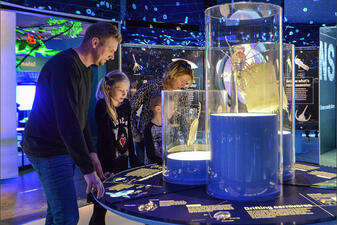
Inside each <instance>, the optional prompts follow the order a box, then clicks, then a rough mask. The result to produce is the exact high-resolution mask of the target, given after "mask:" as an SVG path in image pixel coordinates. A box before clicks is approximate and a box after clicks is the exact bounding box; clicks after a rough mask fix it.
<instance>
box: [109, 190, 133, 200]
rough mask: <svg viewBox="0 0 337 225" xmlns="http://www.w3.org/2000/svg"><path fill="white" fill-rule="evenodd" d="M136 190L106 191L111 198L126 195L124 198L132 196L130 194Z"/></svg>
mask: <svg viewBox="0 0 337 225" xmlns="http://www.w3.org/2000/svg"><path fill="white" fill-rule="evenodd" d="M133 192H135V190H124V191H119V192H116V193H112V192H105V193H106V194H107V195H109V196H110V197H111V198H119V197H124V198H130V196H129V195H130V194H132V193H133Z"/></svg>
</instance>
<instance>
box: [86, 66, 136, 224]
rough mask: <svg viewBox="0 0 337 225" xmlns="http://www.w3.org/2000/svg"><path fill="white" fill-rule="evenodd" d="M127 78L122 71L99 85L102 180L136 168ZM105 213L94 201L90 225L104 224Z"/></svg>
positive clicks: (113, 74)
mask: <svg viewBox="0 0 337 225" xmlns="http://www.w3.org/2000/svg"><path fill="white" fill-rule="evenodd" d="M129 88H130V81H129V78H128V77H127V76H126V75H125V73H123V72H122V71H117V70H116V71H112V72H109V73H108V74H107V75H106V76H105V77H103V78H102V79H101V80H100V82H99V83H98V87H97V91H96V98H97V103H96V107H95V119H96V123H97V155H98V158H99V160H100V162H101V165H102V169H103V172H104V175H105V177H109V176H110V175H111V174H114V173H118V172H120V171H123V170H126V169H128V165H129V162H130V165H131V167H135V166H137V158H136V155H135V153H134V145H133V138H132V133H131V123H130V113H131V107H130V102H129V100H128V99H127V98H126V97H127V94H128V91H129ZM105 214H106V209H105V208H104V207H102V206H101V205H100V204H99V203H97V202H96V201H95V200H94V211H93V215H92V217H91V220H90V223H89V224H90V225H94V224H105Z"/></svg>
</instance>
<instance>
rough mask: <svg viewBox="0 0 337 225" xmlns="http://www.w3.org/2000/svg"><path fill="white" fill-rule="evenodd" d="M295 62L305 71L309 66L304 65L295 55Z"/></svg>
mask: <svg viewBox="0 0 337 225" xmlns="http://www.w3.org/2000/svg"><path fill="white" fill-rule="evenodd" d="M295 64H296V65H298V66H299V67H300V68H302V69H304V70H306V71H308V70H309V69H310V68H309V66H307V65H305V64H304V63H303V61H302V60H301V59H299V58H297V56H296V57H295Z"/></svg>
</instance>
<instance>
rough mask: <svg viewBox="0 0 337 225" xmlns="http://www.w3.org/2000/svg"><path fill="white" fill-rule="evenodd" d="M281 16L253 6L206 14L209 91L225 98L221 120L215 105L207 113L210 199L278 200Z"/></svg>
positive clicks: (275, 9) (224, 8)
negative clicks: (218, 93)
mask: <svg viewBox="0 0 337 225" xmlns="http://www.w3.org/2000/svg"><path fill="white" fill-rule="evenodd" d="M281 15H282V9H281V7H279V6H276V5H272V4H265V3H252V2H238V3H232V4H224V5H217V6H214V7H211V8H208V9H207V10H206V12H205V23H206V81H207V82H208V85H206V91H207V93H209V92H210V91H214V90H226V92H227V101H226V103H225V104H227V105H226V107H225V108H226V109H227V111H226V112H225V113H218V112H216V111H212V110H213V109H216V108H218V107H217V106H212V107H209V108H208V109H207V110H208V113H209V114H210V122H209V124H210V134H209V138H210V139H209V145H210V150H211V159H210V162H209V175H208V184H207V192H208V194H210V195H211V196H214V197H217V198H222V199H232V200H243V201H254V200H265V199H272V198H275V197H278V196H279V194H280V169H281V161H282V160H279V157H280V156H282V141H283V140H282V138H281V136H280V135H279V132H281V133H282V132H283V130H282V125H283V122H282V117H283V110H282V109H283V108H284V109H285V108H286V107H287V104H281V103H282V98H286V95H285V92H284V90H283V88H282V85H283V80H282V69H283V59H282V51H281V49H282V24H281V23H282V22H281ZM208 97H209V96H208ZM208 97H207V98H208ZM217 102H223V101H217Z"/></svg>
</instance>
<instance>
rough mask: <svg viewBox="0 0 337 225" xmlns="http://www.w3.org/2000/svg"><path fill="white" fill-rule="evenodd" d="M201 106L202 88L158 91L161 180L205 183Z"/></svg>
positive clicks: (202, 104) (205, 147)
mask: <svg viewBox="0 0 337 225" xmlns="http://www.w3.org/2000/svg"><path fill="white" fill-rule="evenodd" d="M205 106H206V92H205V91H204V90H203V91H202V90H193V91H192V90H190V91H185V90H175V91H162V109H163V110H162V124H163V128H162V130H163V132H162V134H163V137H162V142H163V170H164V172H163V177H164V180H165V181H167V182H170V183H176V184H185V185H199V184H206V181H207V165H208V160H209V157H210V153H209V151H208V150H207V145H206V137H205V115H206V114H205Z"/></svg>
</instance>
